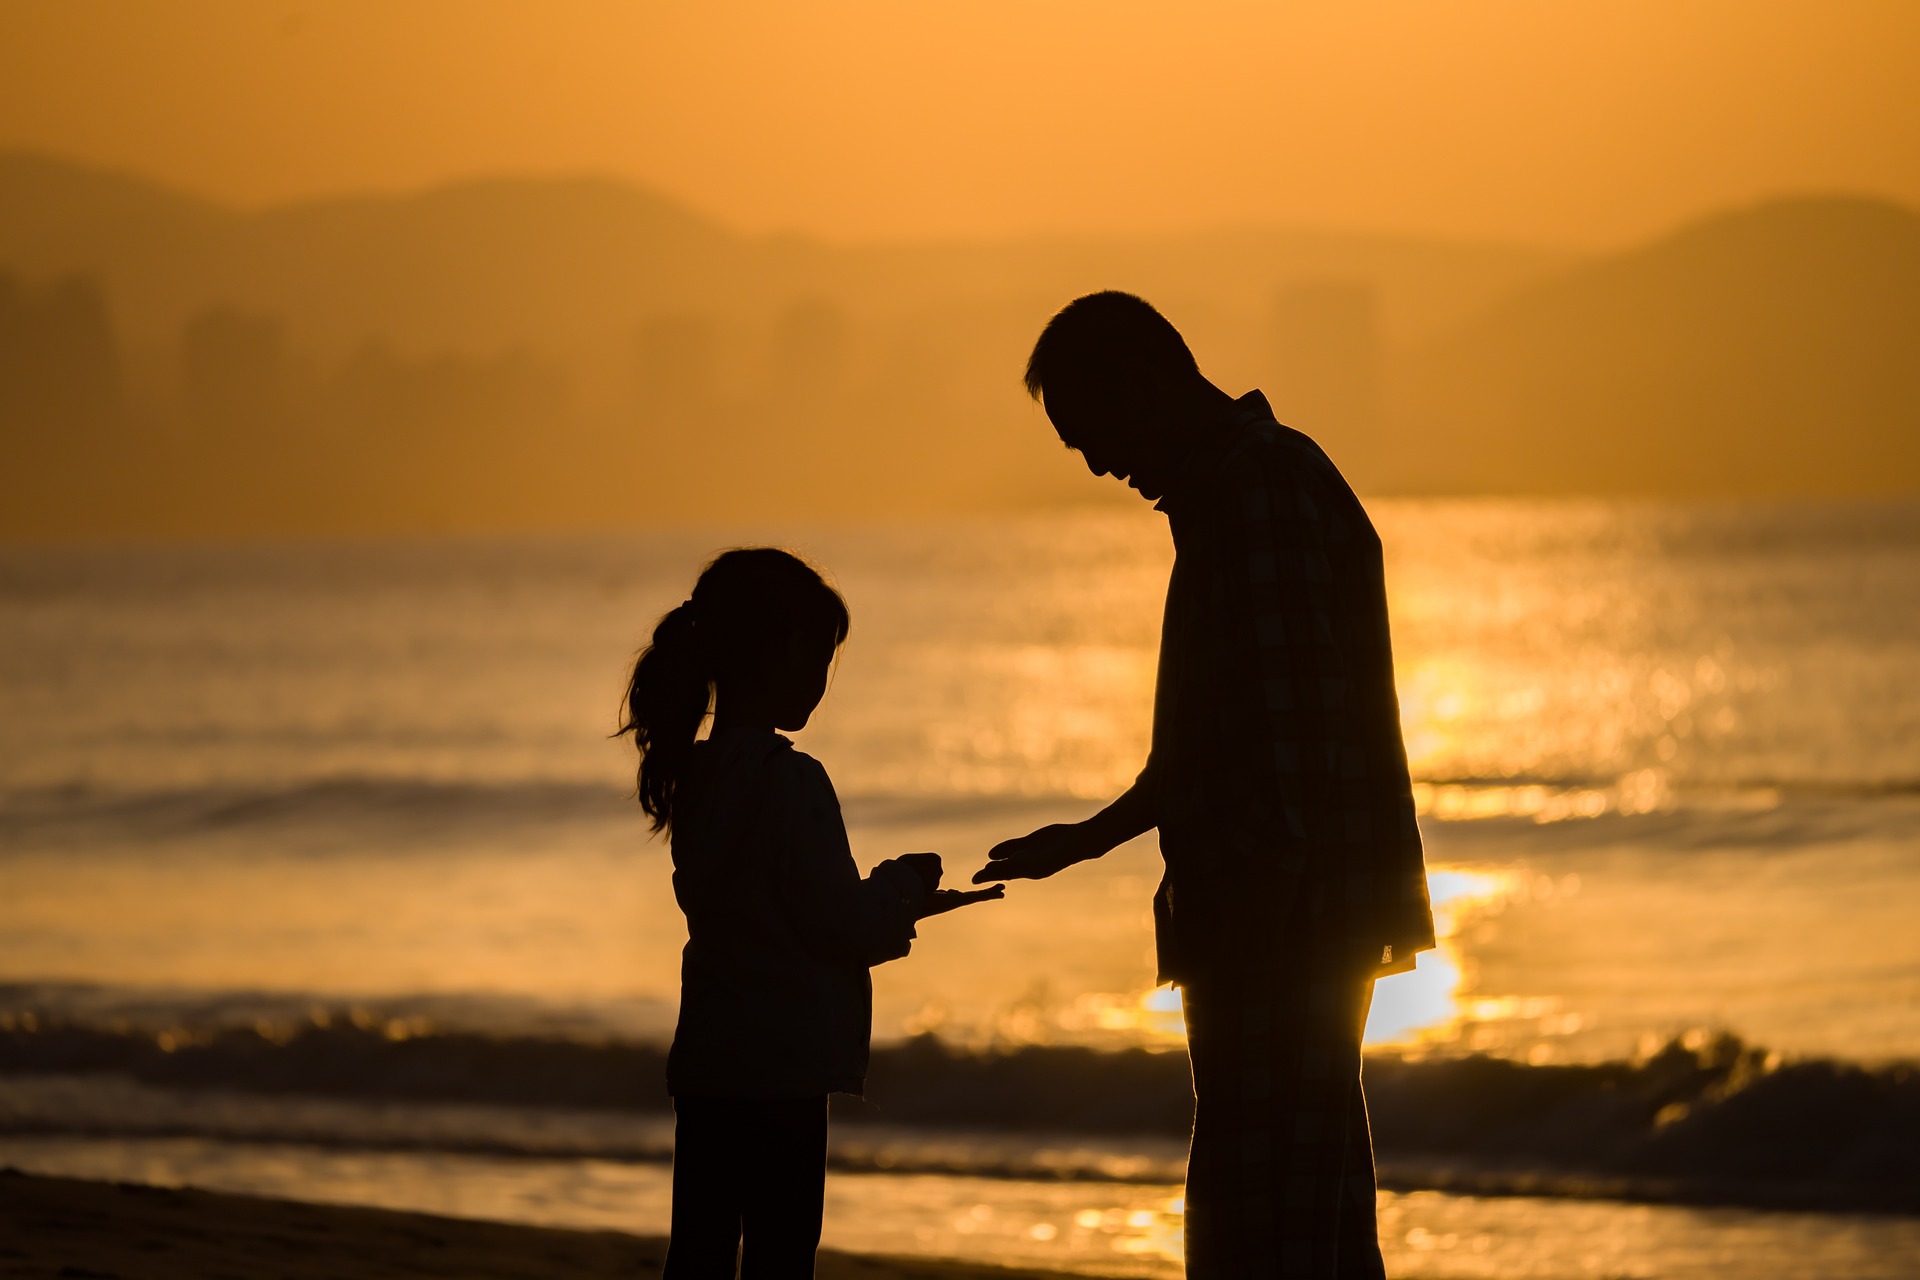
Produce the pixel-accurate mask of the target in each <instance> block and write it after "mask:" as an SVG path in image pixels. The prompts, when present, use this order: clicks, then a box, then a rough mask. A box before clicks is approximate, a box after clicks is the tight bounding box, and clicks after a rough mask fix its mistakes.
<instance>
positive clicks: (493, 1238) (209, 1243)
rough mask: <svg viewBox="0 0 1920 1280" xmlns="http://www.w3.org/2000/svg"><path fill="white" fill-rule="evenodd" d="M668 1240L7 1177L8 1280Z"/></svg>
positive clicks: (631, 1254)
mask: <svg viewBox="0 0 1920 1280" xmlns="http://www.w3.org/2000/svg"><path fill="white" fill-rule="evenodd" d="M666 1249H667V1242H666V1241H665V1240H663V1239H660V1238H657V1237H644V1236H632V1235H626V1234H624V1233H622V1232H617V1231H562V1230H554V1229H551V1228H542V1227H526V1226H514V1225H510V1224H506V1223H499V1222H476V1221H469V1220H464V1219H459V1218H442V1217H435V1216H432V1215H430V1214H421V1213H393V1212H390V1211H387V1210H383V1209H359V1208H346V1207H340V1206H334V1205H316V1204H298V1203H294V1202H292V1201H287V1200H263V1199H256V1198H254V1197H250V1196H234V1195H219V1194H215V1193H213V1192H210V1191H198V1190H194V1189H192V1188H186V1189H179V1190H175V1189H170V1188H162V1187H148V1186H139V1185H135V1184H132V1183H125V1182H118V1183H116V1182H87V1181H82V1180H79V1179H75V1178H46V1177H35V1176H29V1175H27V1174H23V1173H20V1172H18V1171H16V1170H13V1169H4V1170H0V1275H5V1276H9V1277H16V1276H17V1277H36V1278H37V1277H49V1278H52V1277H62V1278H64V1280H175V1278H176V1277H179V1278H182V1280H184V1278H185V1277H194V1278H195V1280H256V1278H257V1277H268V1276H272V1277H278V1278H280V1280H309V1278H311V1280H320V1278H321V1277H330V1278H333V1280H339V1278H341V1277H353V1278H354V1280H378V1278H380V1277H387V1276H407V1277H450V1278H451V1277H490V1278H498V1280H519V1278H520V1277H535V1276H538V1277H542V1278H543V1280H567V1278H568V1277H575V1276H581V1277H584V1276H595V1277H602V1276H646V1275H651V1274H656V1273H658V1272H659V1270H660V1264H661V1261H662V1259H663V1258H664V1257H665V1256H666ZM816 1274H817V1275H819V1276H820V1277H821V1280H849V1278H851V1277H855V1276H857V1277H860V1280H963V1278H965V1277H994V1278H995V1280H1022V1278H1023V1277H1042V1276H1053V1275H1055V1274H1056V1273H1053V1272H1045V1271H1026V1270H1015V1269H1011V1268H1005V1267H993V1266H981V1265H970V1264H967V1263H963V1262H945V1261H938V1260H926V1259H904V1258H874V1257H861V1256H856V1255H852V1254H844V1253H834V1252H831V1251H822V1253H821V1254H820V1262H819V1268H818V1271H817V1273H816Z"/></svg>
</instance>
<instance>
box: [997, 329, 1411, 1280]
mask: <svg viewBox="0 0 1920 1280" xmlns="http://www.w3.org/2000/svg"><path fill="white" fill-rule="evenodd" d="M1026 382H1027V389H1028V391H1029V392H1031V393H1032V394H1033V396H1034V397H1035V398H1036V399H1039V400H1040V401H1041V402H1042V403H1043V404H1044V406H1045V408H1046V413H1047V417H1048V418H1049V419H1051V420H1052V422H1053V425H1054V428H1055V429H1056V430H1057V431H1058V432H1059V434H1060V438H1061V439H1062V440H1063V441H1065V442H1066V444H1067V446H1068V447H1069V448H1071V449H1075V450H1078V451H1079V452H1080V454H1081V456H1082V457H1083V458H1084V459H1085V461H1086V464H1087V467H1088V469H1089V470H1091V471H1092V472H1093V473H1094V474H1095V475H1111V476H1113V477H1115V478H1116V479H1119V480H1123V481H1125V482H1126V483H1127V484H1128V485H1130V486H1131V487H1132V488H1134V489H1135V490H1137V491H1138V492H1139V493H1140V496H1141V497H1143V498H1146V499H1148V500H1150V501H1153V502H1154V503H1155V505H1156V508H1157V509H1158V510H1160V511H1163V512H1165V513H1166V515H1167V517H1168V521H1169V523H1170V525H1171V527H1172V532H1173V545H1174V553H1175V558H1174V567H1173V576H1172V579H1171V580H1170V581H1169V583H1168V586H1167V605H1166V621H1165V624H1164V627H1163V630H1162V633H1161V642H1160V669H1159V678H1158V681H1157V685H1156V688H1155V692H1154V712H1153V744H1152V749H1151V751H1150V753H1149V755H1148V758H1147V763H1146V767H1145V769H1144V770H1142V772H1141V773H1140V776H1139V778H1138V779H1137V780H1136V781H1135V782H1134V784H1133V786H1132V787H1131V788H1130V789H1128V791H1127V792H1126V794H1125V795H1122V796H1121V797H1120V798H1119V799H1117V800H1115V801H1114V802H1113V803H1112V804H1110V805H1108V806H1107V807H1106V808H1105V809H1103V810H1101V811H1100V812H1099V813H1098V814H1096V815H1095V816H1093V817H1092V818H1089V819H1087V820H1086V821H1084V822H1077V823H1062V824H1056V825H1054V826H1049V827H1043V828H1041V829H1040V830H1038V831H1035V832H1033V833H1032V834H1031V835H1027V836H1022V837H1020V838H1018V839H1015V840H1009V841H1007V842H1005V843H1004V844H1001V845H998V846H996V847H995V848H994V849H993V850H992V851H991V853H990V854H989V855H988V856H989V858H990V862H989V864H988V865H987V866H986V867H985V868H983V869H982V870H981V871H980V872H978V873H977V874H976V875H975V876H974V880H975V881H976V882H983V881H988V880H1007V879H1018V878H1040V877H1044V876H1050V875H1052V874H1054V873H1055V872H1057V871H1060V870H1062V869H1063V868H1065V867H1068V866H1071V865H1073V864H1074V863H1076V862H1082V861H1085V860H1087V859H1090V858H1097V857H1099V856H1101V855H1102V854H1104V853H1106V852H1107V851H1108V850H1110V849H1113V848H1114V847H1116V846H1118V845H1120V844H1122V843H1124V842H1125V841H1127V840H1130V839H1132V838H1133V837H1135V836H1137V835H1140V834H1142V833H1144V832H1146V831H1149V830H1151V829H1153V828H1155V827H1157V828H1159V833H1160V849H1161V853H1162V855H1163V857H1164V859H1165V862H1166V875H1165V877H1164V878H1163V879H1162V881H1161V883H1160V888H1159V890H1158V892H1157V893H1156V894H1155V895H1154V901H1153V907H1154V924H1155V934H1156V940H1157V943H1158V949H1159V969H1160V980H1161V981H1163V982H1168V981H1170V982H1173V983H1176V984H1178V985H1179V986H1180V988H1181V993H1182V1000H1183V1003H1184V1006H1185V1009H1186V1020H1187V1041H1188V1050H1189V1053H1190V1056H1191V1059H1192V1064H1193V1089H1194V1099H1195V1101H1194V1122H1193V1140H1192V1149H1191V1153H1190V1156H1189V1160H1188V1166H1187V1194H1186V1257H1187V1274H1188V1275H1189V1276H1192V1277H1205V1278H1207V1280H1212V1278H1214V1277H1234V1278H1236V1280H1238V1278H1239V1277H1247V1276H1285V1277H1293V1276H1301V1277H1307V1276H1313V1277H1330V1276H1341V1277H1348V1276H1356V1277H1357V1276H1367V1277H1381V1276H1383V1275H1384V1271H1383V1269H1382V1264H1381V1258H1380V1249H1379V1243H1378V1240H1377V1238H1376V1232H1375V1221H1374V1167H1373V1148H1372V1141H1371V1138H1370V1136H1369V1134H1368V1130H1367V1114H1366V1104H1365V1101H1364V1099H1363V1098H1362V1095H1361V1089H1360V1036H1361V1031H1362V1029H1363V1027H1364V1025H1365V1023H1366V1017H1367V1008H1368V1005H1369V1002H1370V1001H1371V998H1372V993H1373V982H1374V979H1376V978H1378V977H1381V976H1383V975H1386V974H1389V973H1398V972H1401V971H1403V970H1406V969H1409V968H1412V967H1413V959H1414V953H1415V952H1417V951H1421V950H1425V949H1427V948H1430V947H1432V946H1433V919H1432V915H1431V912H1430V911H1429V909H1428V903H1427V891H1426V878H1425V875H1424V867H1423V864H1422V858H1421V848H1420V835H1419V831H1418V829H1417V828H1416V827H1415V824H1414V810H1413V795H1412V788H1411V786H1410V784H1409V782H1408V777H1407V762H1406V752H1405V749H1404V747H1403V745H1402V743H1401V739H1400V717H1399V705H1398V700H1397V698H1396V696H1395V693H1394V684H1393V657H1392V652H1391V648H1390V644H1389V639H1388V634H1387V604H1386V590H1385V584H1384V577H1383V572H1382V568H1381V554H1380V540H1379V538H1378V536H1377V535H1376V534H1375V533H1374V530H1373V526H1372V523H1371V522H1370V521H1369V520H1368V519H1367V516H1366V512H1365V511H1363V510H1362V509H1361V506H1360V503H1359V501H1358V500H1357V499H1356V498H1355V497H1354V496H1353V492H1352V490H1350V489H1349V488H1348V487H1347V484H1346V482H1345V480H1343V479H1342V478H1341V475H1340V472H1339V471H1338V470H1337V469H1336V468H1335V467H1334V465H1333V463H1332V462H1330V461H1329V460H1328V458H1327V456H1326V454H1325V453H1323V452H1322V451H1321V450H1320V448H1319V446H1318V445H1316V444H1315V443H1314V442H1313V441H1312V440H1310V439H1309V438H1307V437H1306V436H1305V435H1302V434H1301V433H1300V432H1298V431H1294V430H1291V429H1289V428H1287V427H1283V426H1281V425H1280V424H1279V423H1278V422H1276V421H1275V420H1274V416H1273V412H1272V410H1271V409H1270V408H1269V407H1268V405H1267V401H1266V398H1265V397H1264V396H1262V395H1261V394H1260V393H1259V392H1257V391H1255V392H1250V393H1249V394H1247V395H1245V396H1242V397H1240V398H1239V399H1235V398H1233V397H1232V396H1229V395H1228V394H1227V393H1225V392H1224V391H1221V390H1220V389H1219V388H1218V387H1215V386H1214V385H1213V384H1212V383H1211V382H1209V381H1207V379H1206V378H1205V377H1203V376H1202V375H1201V373H1200V369H1199V366H1198V365H1197V364H1196V363H1195V361H1194V358H1193V354H1192V352H1191V351H1189V350H1188V348H1187V345H1186V342H1185V341H1184V340H1183V339H1182V338H1181V336H1180V334H1179V331H1178V330H1176V329H1175V328H1174V327H1173V326H1172V325H1171V324H1170V323H1168V321H1167V320H1166V319H1165V317H1163V316H1161V315H1160V313H1159V312H1157V311H1155V310H1154V309H1153V308H1152V307H1151V306H1149V305H1148V304H1147V303H1146V302H1144V301H1142V300H1141V299H1139V298H1136V297H1134V296H1132V295H1131V294H1125V293H1115V292H1108V293H1096V294H1091V295H1089V296H1087V297H1084V298H1080V299H1078V300H1076V301H1074V302H1073V303H1071V304H1070V305H1068V306H1067V307H1066V308H1065V309H1064V310H1062V311H1061V312H1060V313H1059V314H1058V315H1056V316H1055V317H1054V318H1053V319H1052V320H1051V321H1050V322H1049V323H1048V324H1047V327H1046V329H1045V330H1044V331H1043V332H1042V333H1041V335H1040V339H1039V341H1038V342H1037V343H1036V344H1035V346H1034V349H1033V355H1032V357H1031V358H1030V359H1029V361H1028V364H1027V376H1026Z"/></svg>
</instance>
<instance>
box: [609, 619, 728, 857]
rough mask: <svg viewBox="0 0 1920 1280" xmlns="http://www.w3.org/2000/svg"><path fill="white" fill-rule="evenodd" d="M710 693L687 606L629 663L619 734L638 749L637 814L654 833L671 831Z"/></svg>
mask: <svg viewBox="0 0 1920 1280" xmlns="http://www.w3.org/2000/svg"><path fill="white" fill-rule="evenodd" d="M712 692H713V671H712V669H711V663H710V662H709V661H708V658H707V655H706V654H705V653H704V652H703V651H702V645H701V636H700V634H699V628H698V626H697V625H696V623H695V610H694V603H693V601H691V600H688V601H687V602H686V603H684V604H681V605H679V606H677V607H676V608H673V609H670V610H668V611H667V614H666V616H665V617H663V618H661V619H660V621H659V623H658V625H656V626H655V627H654V629H653V641H652V643H650V644H649V645H648V646H647V647H646V648H645V649H643V650H641V651H640V656H639V657H638V658H636V659H635V660H634V663H633V677H632V679H631V680H629V681H628V683H627V714H626V717H625V719H624V720H623V721H622V722H621V724H620V730H619V732H620V733H631V734H632V735H633V744H634V746H636V747H638V748H639V749H640V772H639V792H640V808H641V811H642V812H644V813H645V814H646V815H647V816H648V817H649V818H651V819H653V829H654V830H655V831H663V830H665V829H667V828H669V827H671V826H672V825H673V796H674V792H675V791H676V790H677V789H678V788H679V786H680V780H681V778H683V777H684V776H685V775H686V771H687V762H688V761H689V760H690V759H691V758H692V756H693V743H694V739H695V738H697V737H698V736H699V734H700V722H701V721H702V720H705V719H706V716H707V704H708V701H709V699H710V698H711V697H712ZM616 736H617V735H616Z"/></svg>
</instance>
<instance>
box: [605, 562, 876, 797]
mask: <svg viewBox="0 0 1920 1280" xmlns="http://www.w3.org/2000/svg"><path fill="white" fill-rule="evenodd" d="M848 625H849V618H848V615H847V603H846V601H844V600H842V599H841V598H840V593H839V592H837V591H835V590H834V589H833V588H832V587H830V586H828V585H827V584H826V581H825V580H824V579H822V578H821V576H820V574H819V573H818V572H817V571H816V570H815V569H814V568H813V566H812V565H810V564H808V563H807V562H806V561H804V560H802V559H801V558H800V557H799V556H796V555H794V554H793V553H791V552H788V551H782V550H780V549H779V548H777V547H739V548H736V549H734V550H732V551H725V552H722V553H721V554H720V556H719V557H718V558H717V559H715V560H714V562H713V563H712V564H710V565H708V566H707V567H706V568H705V569H704V570H702V571H701V574H700V580H699V581H698V582H696V583H694V585H693V595H692V597H691V598H689V599H688V600H687V601H686V602H685V603H684V604H681V605H678V606H677V607H675V608H673V609H670V610H668V611H667V614H666V616H664V617H662V618H661V619H660V621H659V623H658V624H656V625H655V626H654V628H653V641H652V643H651V644H649V645H648V646H647V647H646V648H645V649H642V650H641V651H640V656H639V657H638V658H637V659H635V660H634V664H633V677H632V679H631V680H630V681H628V684H627V706H626V715H625V717H624V718H623V719H622V721H621V724H620V728H619V731H618V733H616V735H615V736H616V737H617V736H619V734H624V733H631V734H632V735H633V744H634V746H635V747H637V748H638V749H639V751H640V770H639V794H640V808H641V810H642V811H644V812H645V813H646V815H647V816H648V817H649V818H651V819H653V829H654V830H655V831H670V830H671V829H672V827H673V800H674V794H675V792H677V791H678V790H679V787H680V782H681V780H682V779H683V778H684V777H685V776H686V771H687V763H688V761H689V760H690V759H691V758H692V755H693V744H694V740H695V739H696V738H697V737H699V734H700V726H701V724H702V723H703V722H704V721H705V720H706V718H707V713H708V711H709V710H710V708H711V707H712V704H713V685H714V681H715V680H717V679H719V678H722V677H724V676H726V675H728V674H730V673H732V672H734V671H740V670H748V669H751V668H753V667H755V666H759V665H761V664H763V663H765V662H766V661H768V660H769V659H770V658H772V657H773V656H774V655H775V654H776V653H783V652H784V651H785V650H786V646H787V644H788V643H789V642H790V640H791V638H792V637H794V636H801V637H811V636H818V637H820V638H822V639H825V638H827V637H829V636H831V637H832V639H833V643H834V645H835V646H836V647H837V646H838V645H839V644H840V643H841V642H842V641H844V640H845V639H846V638H847V628H848Z"/></svg>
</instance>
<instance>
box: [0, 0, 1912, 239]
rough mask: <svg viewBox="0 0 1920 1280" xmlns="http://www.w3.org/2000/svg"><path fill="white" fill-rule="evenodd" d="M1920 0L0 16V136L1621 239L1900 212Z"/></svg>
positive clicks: (256, 198)
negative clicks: (1792, 197) (1917, 1)
mask: <svg viewBox="0 0 1920 1280" xmlns="http://www.w3.org/2000/svg"><path fill="white" fill-rule="evenodd" d="M1915 48H1920V7H1916V6H1913V5H1909V4H1901V3H1892V2H1878V0H1872V2H1870V0H1852V2H1850V3H1844V4H1833V3H1810V2H1807V0H1782V2H1781V3H1771V4H1768V5H1765V6H1753V5H1749V4H1743V3H1737V2H1736V0H1700V2H1698V3H1687V4H1682V5H1674V4H1671V3H1654V2H1652V0H1611V2H1609V3H1604V4H1603V3H1596V2H1594V0H1569V2H1568V3H1556V4H1553V5H1540V4H1537V3H1533V2H1531V0H1488V2H1486V3H1479V4H1475V5H1473V6H1471V7H1467V8H1462V7H1460V6H1443V5H1434V4H1425V3H1415V2H1413V0H1376V2H1371V3H1365V4H1355V3H1338V4H1336V3H1332V2H1331V0H1311V2H1305V3H1297V4H1290V5H1287V6H1275V5H1268V4H1256V3H1252V2H1251V0H1213V2H1211V3H1200V4H1196V5H1188V6H1182V7H1181V8H1180V9H1179V11H1178V12H1175V11H1172V10H1167V9H1165V8H1164V7H1162V6H1150V5H1145V4H1118V5H1114V4H1108V5H1101V6H1088V5H1082V4H1077V3H1061V4H1050V5H1046V6H1026V5H1017V4H1014V3H1011V0H983V2H982V3H978V4H974V5H971V6H968V7H967V8H966V9H965V10H964V11H960V10H955V11H951V12H949V11H944V10H938V9H934V8H921V7H908V8H898V9H896V8H892V7H888V6H876V5H870V4H862V3H854V2H853V0H823V3H820V4H813V5H808V6H805V7H804V8H802V7H788V6H782V5H778V4H774V3H772V0H751V2H749V3H743V4H737V5H733V6H727V7H724V8H722V7H719V6H701V7H697V8H686V7H669V6H655V5H636V4H612V3H580V4H572V5H568V6H564V7H550V8H543V9H541V10H539V11H538V13H537V15H536V14H535V12H534V11H531V10H525V9H518V8H514V7H509V6H497V7H496V6H473V5H464V4H450V3H438V2H435V3H413V4H406V5H391V4H370V3H361V2H358V0H342V2H341V3H335V4H330V5H327V6H324V7H311V6H299V5H293V4H260V3H255V2H254V0H204V2H203V3H198V4H195V5H192V6H190V7H182V6H175V5H159V4H153V5H122V4H112V5H108V4H101V3H95V2H94V0H74V2H73V3H67V4H62V5H58V6H39V5H15V6H8V7H6V8H5V9H0V147H15V148H30V149H33V150H37V151H41V152H45V153H47V154H50V155H55V156H61V157H66V158H71V159H74V160H78V161H81V162H85V163H89V164H95V165H100V166H104V167H109V168H114V169H122V170H127V171H130V172H134V173H138V174H140V175H142V176H144V177H148V178H151V179H154V180H156V181H160V182H163V183H166V184H168V185H171V186H175V187H178V188H180V189H182V190H184V191H187V192H191V193H193V194H197V195H203V196H206V197H209V198H212V199H216V200H220V201H223V202H232V203H238V204H240V205H243V206H247V207H260V206H264V205H272V204H282V203H286V202H290V201H296V200H301V199H310V198H316V197H325V196H338V195H348V194H355V193H361V192H395V191H409V190H417V189H420V188H424V187H431V186H434V185H437V184H440V183H444V182H447V181H451V180H457V179H462V178H470V177H477V176H489V175H503V174H504V175H522V174H560V173H565V174H576V173H594V174H607V175H610V176H614V177H617V178H620V179H622V180H625V181H631V182H636V183H640V184H644V185H646V186H648V187H651V188H653V189H655V190H657V191H660V192H661V193H663V194H666V195H669V196H671V197H673V198H675V199H677V200H681V201H684V202H686V203H687V204H689V205H690V206H691V207H693V208H694V209H696V210H698V211H700V212H701V213H703V214H706V215H708V216H711V217H713V218H715V219H718V220H720V221H722V222H724V223H726V224H727V225H730V226H732V227H735V228H738V229H740V230H743V231H747V232H768V231H783V230H785V231H796V232H800V233H803V234H807V235H812V236H819V237H823V238H826V239H831V240H843V241H859V240H869V239H892V240H924V239H941V238H947V239H979V238H1001V237H1006V236H1015V235H1023V234H1029V233H1034V232H1065V233H1071V234H1091V235H1120V236H1135V235H1141V234H1153V233H1158V232H1181V231H1190V230H1195V229H1200V228H1208V227H1220V226H1235V225H1256V224H1263V225H1293V226H1319V227H1329V228H1351V229H1356V230H1371V231H1392V232H1401V233H1408V234H1417V235H1429V236H1443V237H1455V238H1473V239H1496V240H1515V241H1522V242H1531V243H1538V244H1550V245H1557V246H1565V247H1570V248H1576V249H1583V250H1597V249H1612V248H1619V247H1622V246H1625V245H1628V244H1632V243H1635V242H1638V241H1641V240H1644V239H1646V238H1648V237H1650V236H1653V235H1657V234H1660V233H1662V232H1665V231H1667V230H1669V229H1671V228H1672V227H1674V226H1677V225H1679V224H1681V223H1684V222H1686V221H1689V220H1691V219H1694V218H1697V217H1700V216H1702V215H1704V214H1706V213H1709V212H1712V211H1715V210H1719V209H1724V208H1727V207H1730V206H1739V205H1743V204H1750V203H1753V202H1756V201H1759V200H1763V199H1767V198H1770V197H1774V196H1779V195H1783V194H1795V193H1856V194H1862V195H1870V196H1879V197H1884V198H1888V199H1893V200H1896V201H1900V202H1902V203H1905V204H1907V205H1909V206H1913V205H1920V165H1915V164H1914V163H1913V159H1912V158H1913V157H1914V156H1915V155H1920V76H1916V75H1915V74H1914V73H1913V72H1914V56H1913V50H1914V49H1915Z"/></svg>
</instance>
